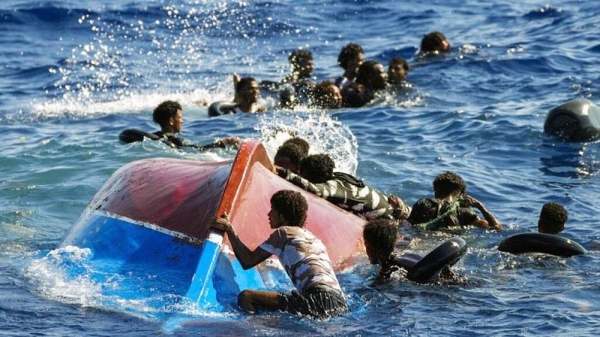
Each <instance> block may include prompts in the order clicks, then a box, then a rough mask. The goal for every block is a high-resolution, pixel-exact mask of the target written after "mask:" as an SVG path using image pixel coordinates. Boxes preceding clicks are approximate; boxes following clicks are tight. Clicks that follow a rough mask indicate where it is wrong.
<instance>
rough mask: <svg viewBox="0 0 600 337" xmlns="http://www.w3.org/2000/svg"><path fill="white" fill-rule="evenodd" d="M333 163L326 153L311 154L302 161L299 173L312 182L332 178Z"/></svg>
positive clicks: (316, 182)
mask: <svg viewBox="0 0 600 337" xmlns="http://www.w3.org/2000/svg"><path fill="white" fill-rule="evenodd" d="M334 168H335V163H334V162H333V159H331V157H330V156H329V155H328V154H312V155H310V156H308V157H306V158H304V160H303V161H302V165H301V166H300V173H301V174H300V175H301V176H302V177H303V178H304V179H306V180H308V181H310V182H311V183H313V184H320V183H324V182H327V181H328V180H331V179H333V169H334Z"/></svg>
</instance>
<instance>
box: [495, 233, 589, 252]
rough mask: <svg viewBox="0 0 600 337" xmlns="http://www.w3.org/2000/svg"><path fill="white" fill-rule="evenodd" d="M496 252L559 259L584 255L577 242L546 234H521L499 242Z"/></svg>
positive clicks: (583, 249) (583, 250)
mask: <svg viewBox="0 0 600 337" xmlns="http://www.w3.org/2000/svg"><path fill="white" fill-rule="evenodd" d="M498 250H499V251H502V252H507V253H511V254H524V253H543V254H550V255H555V256H561V257H570V256H573V255H582V254H586V253H587V251H586V250H585V248H583V247H582V246H581V245H580V244H578V243H577V242H575V241H573V240H570V239H567V238H565V237H562V236H560V235H554V234H546V233H521V234H515V235H512V236H510V237H508V238H506V239H504V240H502V242H500V244H499V245H498Z"/></svg>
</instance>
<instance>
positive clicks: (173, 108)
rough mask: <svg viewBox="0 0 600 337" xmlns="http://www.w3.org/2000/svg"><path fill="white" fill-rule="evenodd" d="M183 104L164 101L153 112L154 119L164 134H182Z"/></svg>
mask: <svg viewBox="0 0 600 337" xmlns="http://www.w3.org/2000/svg"><path fill="white" fill-rule="evenodd" d="M182 110H183V109H182V108H181V104H179V103H177V102H175V101H164V102H162V103H160V104H159V105H158V106H157V107H156V108H155V109H154V111H153V112H152V119H153V120H154V122H155V123H157V124H158V125H160V128H161V130H162V131H163V132H170V133H177V132H181V127H182V126H183V115H182Z"/></svg>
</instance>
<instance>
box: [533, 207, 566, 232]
mask: <svg viewBox="0 0 600 337" xmlns="http://www.w3.org/2000/svg"><path fill="white" fill-rule="evenodd" d="M568 219H569V215H568V213H567V210H566V209H565V208H564V207H563V205H561V204H559V203H556V202H547V203H545V204H544V206H542V210H541V211H540V219H539V221H538V232H540V233H548V234H558V233H560V232H562V231H563V229H565V223H567V220H568Z"/></svg>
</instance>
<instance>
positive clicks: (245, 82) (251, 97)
mask: <svg viewBox="0 0 600 337" xmlns="http://www.w3.org/2000/svg"><path fill="white" fill-rule="evenodd" d="M233 85H234V91H235V96H234V98H233V102H214V103H213V104H211V105H210V107H209V108H208V115H209V117H215V116H220V115H227V114H236V113H240V112H247V113H257V112H265V111H266V108H265V107H264V106H261V105H259V104H258V101H259V99H260V88H259V86H258V82H256V80H255V79H254V78H252V77H242V78H240V77H239V75H237V74H233Z"/></svg>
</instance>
